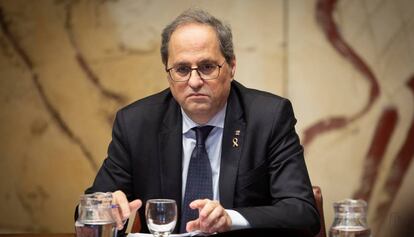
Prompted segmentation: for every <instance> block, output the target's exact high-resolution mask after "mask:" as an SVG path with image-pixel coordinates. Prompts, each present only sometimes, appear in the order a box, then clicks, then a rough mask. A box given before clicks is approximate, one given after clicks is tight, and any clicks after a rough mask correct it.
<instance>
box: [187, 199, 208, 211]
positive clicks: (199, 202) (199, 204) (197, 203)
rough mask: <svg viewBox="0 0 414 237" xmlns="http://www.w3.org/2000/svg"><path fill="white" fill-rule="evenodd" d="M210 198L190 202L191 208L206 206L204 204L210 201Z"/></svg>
mask: <svg viewBox="0 0 414 237" xmlns="http://www.w3.org/2000/svg"><path fill="white" fill-rule="evenodd" d="M208 201H209V200H208V199H197V200H194V201H192V202H191V203H190V208H191V209H201V208H203V207H204V205H206V203H207V202H208Z"/></svg>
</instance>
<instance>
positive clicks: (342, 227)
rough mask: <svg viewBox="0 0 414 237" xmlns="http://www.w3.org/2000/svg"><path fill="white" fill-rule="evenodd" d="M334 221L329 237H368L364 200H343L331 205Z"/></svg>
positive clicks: (369, 232) (369, 231)
mask: <svg viewBox="0 0 414 237" xmlns="http://www.w3.org/2000/svg"><path fill="white" fill-rule="evenodd" d="M333 206H334V210H335V219H334V221H333V223H332V226H331V228H330V230H329V237H370V236H371V230H370V228H369V227H368V224H367V203H366V202H365V201H364V200H353V199H345V200H342V201H339V202H335V203H334V204H333Z"/></svg>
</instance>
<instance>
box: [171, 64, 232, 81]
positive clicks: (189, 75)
mask: <svg viewBox="0 0 414 237" xmlns="http://www.w3.org/2000/svg"><path fill="white" fill-rule="evenodd" d="M224 63H226V61H224V62H223V63H222V64H221V65H220V64H214V63H212V64H213V65H215V66H217V67H218V70H219V71H218V73H217V77H215V78H209V79H205V78H203V77H202V76H201V73H200V72H199V71H198V66H197V67H190V70H191V71H190V72H189V73H188V78H187V79H186V80H175V79H174V78H173V76H172V75H171V70H172V69H174V67H170V68H166V69H165V71H166V72H168V75H169V76H170V78H171V80H173V81H175V82H186V81H188V80H190V78H191V75H192V72H193V70H196V72H197V73H198V76H199V77H200V78H201V79H203V80H204V81H210V80H216V79H217V78H219V76H220V71H221V68H222V67H223V66H224Z"/></svg>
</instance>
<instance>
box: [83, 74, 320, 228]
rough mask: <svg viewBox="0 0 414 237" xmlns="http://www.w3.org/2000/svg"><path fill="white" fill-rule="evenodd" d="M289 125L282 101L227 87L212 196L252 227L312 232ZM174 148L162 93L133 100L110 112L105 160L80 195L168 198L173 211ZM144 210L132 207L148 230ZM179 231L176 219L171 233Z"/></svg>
mask: <svg viewBox="0 0 414 237" xmlns="http://www.w3.org/2000/svg"><path fill="white" fill-rule="evenodd" d="M295 123H296V119H295V117H294V114H293V110H292V106H291V103H290V102H289V101H288V100H287V99H284V98H281V97H278V96H276V95H272V94H270V93H266V92H262V91H258V90H253V89H248V88H246V87H244V86H242V85H241V84H240V83H238V82H235V81H233V82H232V86H231V92H230V95H229V98H228V102H227V111H226V118H225V123H224V131H223V142H222V155H221V167H220V177H219V192H220V193H219V195H220V202H221V204H222V205H223V207H224V208H226V209H234V210H236V211H238V212H239V213H240V214H242V215H243V216H244V217H245V218H246V219H247V220H248V221H249V223H250V225H251V226H252V227H257V228H268V227H272V228H301V229H308V230H310V231H312V232H313V233H317V232H318V231H319V228H320V224H319V215H318V212H317V210H316V208H315V204H314V198H313V192H312V188H311V184H310V181H309V176H308V173H307V169H306V165H305V162H304V157H303V149H302V146H301V145H300V143H299V138H298V135H297V134H296V132H295V128H294V125H295ZM237 130H239V131H240V132H239V135H236V131H237ZM235 137H237V139H238V146H234V145H233V138H235ZM182 147H183V145H182V117H181V110H180V106H179V105H178V103H177V102H176V101H175V100H174V98H173V97H172V94H171V92H170V90H169V89H166V90H164V91H162V92H160V93H158V94H156V95H153V96H150V97H147V98H144V99H141V100H139V101H137V102H134V103H132V104H130V105H128V106H127V107H125V108H123V109H121V110H120V111H119V112H118V113H117V116H116V119H115V123H114V127H113V134H112V141H111V143H110V145H109V148H108V157H107V158H106V159H105V161H104V163H103V165H102V167H101V168H100V170H99V172H98V174H97V176H96V179H95V181H94V184H93V186H92V187H90V188H89V189H88V190H87V191H86V192H87V193H91V192H96V191H116V190H119V189H120V190H122V191H124V192H125V193H126V195H127V197H128V199H129V200H133V199H136V198H139V199H141V200H142V201H143V203H145V201H146V200H148V199H151V198H170V199H175V200H176V202H177V204H178V210H181V197H182V194H181V186H182V181H181V174H182V165H181V164H182V153H183V151H182ZM144 210H145V207H142V208H140V210H139V212H140V217H141V223H143V225H142V227H143V231H148V230H147V227H146V224H145V223H146V222H145V215H144ZM178 216H180V213H179V215H178ZM179 226H180V223H179V220H178V223H177V225H176V229H175V230H176V231H177V228H178V227H179Z"/></svg>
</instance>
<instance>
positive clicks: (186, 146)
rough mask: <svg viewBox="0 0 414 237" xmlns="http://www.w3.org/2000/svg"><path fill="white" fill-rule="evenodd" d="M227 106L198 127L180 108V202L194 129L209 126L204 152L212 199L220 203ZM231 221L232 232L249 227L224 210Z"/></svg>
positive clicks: (235, 213)
mask: <svg viewBox="0 0 414 237" xmlns="http://www.w3.org/2000/svg"><path fill="white" fill-rule="evenodd" d="M226 107H227V104H226V105H225V106H224V107H223V109H221V110H220V111H219V112H218V113H217V114H216V115H215V116H214V117H213V118H212V119H210V121H208V122H207V124H204V125H200V124H197V123H196V122H194V121H193V120H191V118H190V117H188V115H187V114H186V113H185V112H184V110H183V109H182V108H181V113H182V115H183V116H182V117H183V163H182V166H183V174H182V200H184V195H185V186H186V184H187V173H188V166H189V164H190V158H191V153H192V152H193V149H194V147H195V144H196V137H195V131H193V130H192V128H194V127H198V126H206V125H211V126H214V128H213V130H211V132H210V134H209V135H208V137H207V139H206V150H207V154H208V158H209V160H210V165H211V171H212V178H213V199H214V200H217V201H220V194H219V176H220V161H221V143H222V139H223V129H224V119H225V116H226ZM226 212H227V213H228V214H229V216H230V218H231V221H232V230H234V229H242V228H248V227H250V224H249V222H248V221H247V220H246V219H245V218H244V217H243V216H242V215H241V214H240V213H238V212H237V211H235V210H230V209H226Z"/></svg>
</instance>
